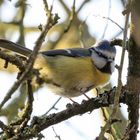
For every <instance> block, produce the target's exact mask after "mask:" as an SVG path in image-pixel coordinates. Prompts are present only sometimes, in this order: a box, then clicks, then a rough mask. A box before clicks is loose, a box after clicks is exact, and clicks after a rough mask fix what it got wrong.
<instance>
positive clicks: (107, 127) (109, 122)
mask: <svg viewBox="0 0 140 140" xmlns="http://www.w3.org/2000/svg"><path fill="white" fill-rule="evenodd" d="M129 14H130V13H127V14H126V20H125V27H124V34H123V48H122V55H121V62H120V66H119V69H118V87H117V90H116V94H115V99H114V105H113V111H112V113H111V115H110V118H109V120H108V121H107V123H106V124H105V126H104V127H103V128H102V129H101V132H100V134H99V138H98V140H103V138H104V133H105V132H106V131H107V130H108V129H110V126H111V124H112V121H113V120H114V119H116V118H115V117H116V113H117V110H118V107H119V97H120V94H121V89H122V81H121V78H122V69H123V63H124V56H125V49H126V39H127V29H128V23H129Z"/></svg>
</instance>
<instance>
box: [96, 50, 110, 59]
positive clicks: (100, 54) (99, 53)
mask: <svg viewBox="0 0 140 140" xmlns="http://www.w3.org/2000/svg"><path fill="white" fill-rule="evenodd" d="M95 52H96V53H97V54H98V55H99V56H101V57H103V58H105V59H108V57H106V56H105V55H103V54H102V53H101V52H98V51H96V50H95Z"/></svg>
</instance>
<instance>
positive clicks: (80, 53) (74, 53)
mask: <svg viewBox="0 0 140 140" xmlns="http://www.w3.org/2000/svg"><path fill="white" fill-rule="evenodd" d="M41 53H42V54H43V55H46V56H57V55H63V56H69V57H87V56H91V52H90V51H89V49H86V48H75V49H66V50H64V49H60V50H50V51H45V52H41Z"/></svg>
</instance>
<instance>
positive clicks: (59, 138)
mask: <svg viewBox="0 0 140 140" xmlns="http://www.w3.org/2000/svg"><path fill="white" fill-rule="evenodd" d="M52 129H53V132H54V134H55V137H56V138H58V140H61V137H60V136H59V135H58V134H57V133H56V131H55V129H54V127H52Z"/></svg>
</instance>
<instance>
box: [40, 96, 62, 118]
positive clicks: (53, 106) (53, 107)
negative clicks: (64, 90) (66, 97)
mask: <svg viewBox="0 0 140 140" xmlns="http://www.w3.org/2000/svg"><path fill="white" fill-rule="evenodd" d="M61 99H62V98H61V97H59V98H58V99H57V100H56V102H55V103H54V104H53V105H52V107H51V108H50V109H49V110H48V111H47V112H46V113H45V114H43V115H42V117H44V116H46V115H47V114H48V113H49V112H50V111H51V110H52V109H56V107H55V106H56V104H57V103H58V102H59V101H60V100H61Z"/></svg>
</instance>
